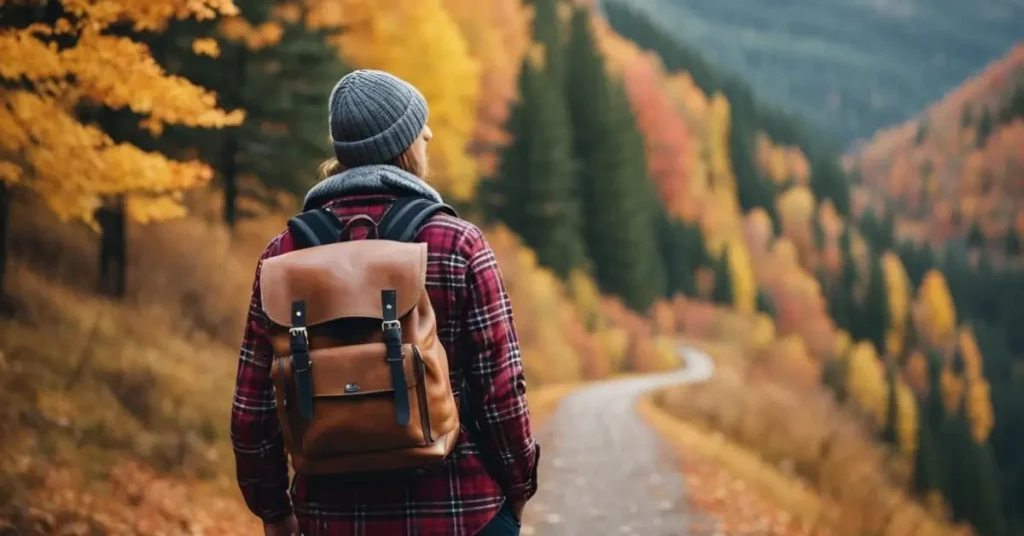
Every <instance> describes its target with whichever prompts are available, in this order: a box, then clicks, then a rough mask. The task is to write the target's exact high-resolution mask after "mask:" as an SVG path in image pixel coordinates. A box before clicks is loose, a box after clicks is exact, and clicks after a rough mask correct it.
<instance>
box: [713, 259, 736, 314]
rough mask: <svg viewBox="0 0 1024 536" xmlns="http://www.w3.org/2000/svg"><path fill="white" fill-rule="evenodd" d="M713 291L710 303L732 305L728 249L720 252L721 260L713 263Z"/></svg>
mask: <svg viewBox="0 0 1024 536" xmlns="http://www.w3.org/2000/svg"><path fill="white" fill-rule="evenodd" d="M714 268H715V290H714V292H712V294H711V301H713V302H715V303H720V304H722V305H732V304H733V301H734V300H735V297H734V293H733V289H732V276H731V275H730V273H729V249H728V248H726V249H725V250H723V251H722V256H721V258H719V259H718V262H716V263H715V266H714Z"/></svg>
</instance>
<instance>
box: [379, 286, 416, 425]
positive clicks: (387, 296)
mask: <svg viewBox="0 0 1024 536" xmlns="http://www.w3.org/2000/svg"><path fill="white" fill-rule="evenodd" d="M380 302H381V308H382V310H383V315H382V318H383V322H381V326H380V327H381V330H383V331H384V346H385V348H387V362H388V367H389V368H390V369H391V388H392V389H394V390H395V420H396V422H398V425H399V426H406V425H408V424H409V385H408V383H406V380H405V367H404V366H402V324H400V323H399V322H398V292H397V291H395V290H387V289H385V290H382V291H380Z"/></svg>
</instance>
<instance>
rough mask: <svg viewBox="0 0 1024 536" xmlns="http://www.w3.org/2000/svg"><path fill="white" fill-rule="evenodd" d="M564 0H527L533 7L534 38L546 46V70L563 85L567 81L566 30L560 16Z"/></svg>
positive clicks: (554, 80) (556, 82)
mask: <svg viewBox="0 0 1024 536" xmlns="http://www.w3.org/2000/svg"><path fill="white" fill-rule="evenodd" d="M562 1H564V0H526V3H527V4H529V5H530V6H531V7H532V8H533V40H534V41H535V42H537V43H540V44H541V45H543V46H544V72H545V73H546V74H547V75H548V76H550V77H551V78H552V81H553V82H554V83H555V84H556V85H559V86H561V85H562V84H564V83H565V76H566V72H565V71H566V66H565V57H564V51H565V47H566V39H565V36H564V35H565V32H564V31H563V29H562V22H561V21H560V20H559V17H558V8H559V6H560V5H561V3H562Z"/></svg>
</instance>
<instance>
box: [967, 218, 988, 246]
mask: <svg viewBox="0 0 1024 536" xmlns="http://www.w3.org/2000/svg"><path fill="white" fill-rule="evenodd" d="M967 245H968V246H969V247H972V248H980V247H982V246H984V245H985V237H984V236H983V235H982V234H981V227H980V226H979V225H978V222H977V221H975V222H972V223H971V227H970V229H968V231H967Z"/></svg>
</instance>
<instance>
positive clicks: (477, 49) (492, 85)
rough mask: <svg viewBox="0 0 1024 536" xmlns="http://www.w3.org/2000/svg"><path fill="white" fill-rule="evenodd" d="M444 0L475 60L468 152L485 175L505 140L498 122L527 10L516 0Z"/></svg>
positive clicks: (523, 41)
mask: <svg viewBox="0 0 1024 536" xmlns="http://www.w3.org/2000/svg"><path fill="white" fill-rule="evenodd" d="M444 5H445V7H446V8H447V9H448V12H449V13H451V16H452V18H453V19H454V20H455V23H456V24H458V26H459V29H460V30H461V31H462V34H463V36H464V37H465V38H466V43H467V45H468V49H469V53H470V54H471V55H472V56H473V58H474V59H475V60H476V61H477V63H478V64H479V65H480V92H479V96H478V99H477V106H476V127H475V131H474V134H473V139H472V146H471V147H470V153H471V154H472V155H473V156H474V158H475V159H476V161H477V163H478V167H479V171H480V174H481V175H483V176H488V175H490V174H491V173H493V172H494V171H495V169H496V168H497V163H498V149H499V147H500V146H502V145H503V144H505V143H507V142H508V141H509V140H508V135H507V133H506V132H504V130H503V128H504V125H505V122H506V120H507V119H508V115H509V105H510V103H511V102H512V100H513V99H515V97H516V79H517V77H518V74H519V65H520V63H521V62H522V59H523V55H524V54H525V53H526V48H527V46H528V45H529V44H530V12H529V9H527V8H526V7H525V6H524V5H523V3H522V2H520V1H519V0H488V1H486V2H481V1H480V0H444Z"/></svg>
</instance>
